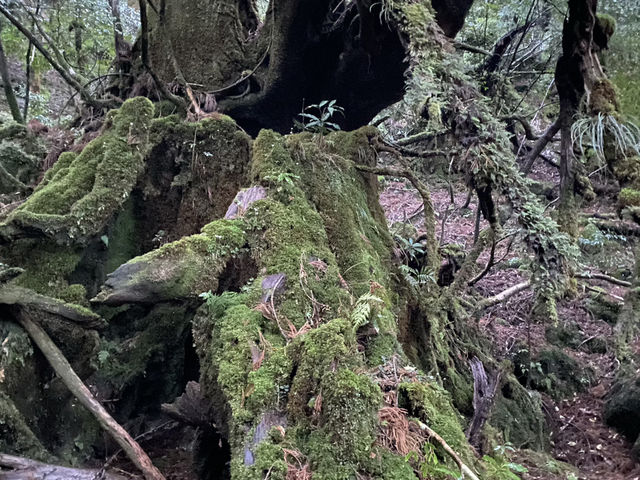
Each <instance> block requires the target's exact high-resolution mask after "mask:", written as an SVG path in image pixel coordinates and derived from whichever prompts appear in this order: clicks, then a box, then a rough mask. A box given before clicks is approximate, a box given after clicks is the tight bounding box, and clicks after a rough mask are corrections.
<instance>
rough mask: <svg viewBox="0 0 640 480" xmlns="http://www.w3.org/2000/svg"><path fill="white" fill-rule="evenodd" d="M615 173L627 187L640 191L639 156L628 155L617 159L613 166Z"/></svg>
mask: <svg viewBox="0 0 640 480" xmlns="http://www.w3.org/2000/svg"><path fill="white" fill-rule="evenodd" d="M613 173H614V175H615V176H616V178H617V179H618V181H619V182H620V184H621V185H623V186H625V187H630V188H634V189H636V190H638V189H640V157H639V156H637V155H627V156H625V157H622V158H616V161H615V163H614V164H613Z"/></svg>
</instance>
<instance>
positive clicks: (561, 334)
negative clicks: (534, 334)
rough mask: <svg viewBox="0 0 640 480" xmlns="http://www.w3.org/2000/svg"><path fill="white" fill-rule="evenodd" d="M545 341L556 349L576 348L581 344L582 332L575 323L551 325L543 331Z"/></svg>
mask: <svg viewBox="0 0 640 480" xmlns="http://www.w3.org/2000/svg"><path fill="white" fill-rule="evenodd" d="M545 337H546V339H547V341H548V342H549V343H550V344H552V345H555V346H557V347H571V348H577V347H578V346H579V345H580V344H581V343H582V337H583V335H582V332H581V331H580V327H579V326H578V324H576V323H569V324H566V325H555V326H554V325H551V326H548V327H547V328H546V330H545Z"/></svg>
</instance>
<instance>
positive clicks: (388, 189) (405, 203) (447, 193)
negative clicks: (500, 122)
mask: <svg viewBox="0 0 640 480" xmlns="http://www.w3.org/2000/svg"><path fill="white" fill-rule="evenodd" d="M433 177H434V180H433V181H430V182H429V183H430V186H431V193H432V201H433V203H434V207H435V210H436V212H437V221H438V222H439V224H440V225H442V222H443V221H444V225H442V228H441V229H438V232H437V233H438V235H440V242H441V245H446V244H450V243H457V244H459V245H462V246H464V247H465V250H466V251H468V250H469V249H470V248H471V246H472V245H473V240H474V230H475V212H476V204H475V203H474V199H473V198H472V201H471V203H470V204H469V206H468V208H462V206H463V205H464V204H465V201H466V199H467V189H466V187H465V186H464V184H463V183H461V182H460V183H453V184H452V185H451V186H449V184H448V182H447V181H446V180H445V179H442V178H440V179H438V178H437V175H434V176H433ZM531 177H532V178H534V179H535V180H538V181H543V182H553V184H556V185H557V184H558V178H557V171H554V169H553V167H550V166H548V165H546V164H542V165H539V166H538V167H537V169H536V170H534V171H533V174H532V175H531ZM451 192H453V198H454V203H453V204H452V203H451ZM380 201H381V204H382V206H383V208H384V210H385V213H386V215H387V218H388V222H389V225H392V224H393V223H394V222H410V223H412V224H413V225H414V226H415V227H416V228H417V229H418V231H419V232H420V231H423V227H422V225H423V223H422V222H423V221H424V217H423V216H422V215H421V214H420V211H421V205H422V200H421V198H420V197H419V195H418V194H417V192H416V191H414V190H413V189H412V188H411V186H410V185H408V184H407V183H406V182H404V181H390V182H386V183H385V185H384V190H383V192H382V194H381V197H380ZM614 208H615V202H614V201H610V202H607V201H606V200H605V201H604V202H602V203H600V204H597V205H590V206H589V207H587V208H585V210H584V213H594V212H596V211H597V212H599V213H607V212H609V213H612V212H614ZM511 222H513V221H511ZM485 226H486V224H485V222H484V221H483V222H481V225H480V228H481V229H482V228H484V227H485ZM512 226H513V225H512ZM505 227H506V228H508V227H509V224H507V225H505ZM505 243H506V242H505ZM621 250H626V252H631V251H632V249H631V248H629V246H628V245H627V248H625V249H621ZM517 256H518V247H517V245H516V246H514V247H513V248H512V249H511V251H508V252H507V251H506V246H505V245H501V246H499V247H498V248H497V251H496V259H502V262H501V265H499V266H498V268H495V267H494V268H493V269H492V270H491V271H490V273H489V274H488V275H487V276H485V277H484V278H483V279H482V280H480V281H479V282H478V283H477V284H476V285H475V286H474V288H475V289H476V292H479V293H481V294H482V295H483V296H491V295H495V294H497V293H500V292H501V291H504V290H505V289H507V288H508V287H511V286H513V285H515V284H516V283H519V282H521V281H523V277H522V276H521V275H520V273H519V272H518V270H517V268H509V265H508V262H509V259H514V258H516V257H517ZM487 257H488V254H486V253H485V256H484V257H481V258H480V260H479V261H480V263H481V264H484V262H486V261H487ZM631 260H632V258H629V259H627V258H624V255H622V256H621V258H620V259H618V263H619V264H620V263H622V264H625V263H629V266H630V262H631ZM583 261H584V259H583ZM586 266H587V268H588V269H589V270H591V271H593V272H595V271H602V268H601V267H602V266H601V265H588V264H587V265H586ZM591 267H593V268H591ZM598 267H600V268H598ZM605 273H606V272H605ZM585 282H586V281H585ZM588 282H589V283H588V284H587V283H580V284H579V285H578V294H577V296H575V297H574V298H569V299H564V300H562V301H561V302H559V305H558V313H559V317H560V319H559V322H560V324H561V326H563V327H567V328H575V327H577V329H576V330H575V331H576V334H577V336H578V338H579V341H577V342H576V344H575V345H574V347H573V348H572V347H568V346H563V347H562V350H563V351H564V353H566V354H567V355H569V356H570V357H571V358H573V359H575V360H576V361H577V362H578V364H579V365H580V367H582V369H584V371H588V372H590V373H591V374H590V375H589V382H588V383H587V384H586V385H585V386H584V388H583V389H582V391H580V392H578V393H575V394H573V395H571V396H570V397H569V398H562V399H558V398H556V399H554V398H552V397H551V396H550V395H548V394H546V393H542V398H543V407H544V411H545V415H546V417H547V422H548V424H549V425H550V429H551V435H550V439H549V440H550V445H551V452H550V453H551V454H552V456H553V458H555V459H557V460H559V461H562V462H566V463H568V464H570V465H572V466H574V467H576V468H577V469H578V472H577V476H578V478H580V479H585V480H591V479H598V480H631V479H640V467H638V465H636V464H635V463H634V462H633V460H632V456H631V447H632V445H631V444H630V443H629V442H627V441H626V440H625V439H624V438H623V437H622V436H621V435H620V434H619V433H617V432H616V431H615V430H613V429H611V428H609V427H608V426H607V425H605V423H604V420H603V413H602V412H603V404H604V400H605V397H606V394H607V392H608V391H609V388H610V385H611V383H612V381H613V378H614V376H615V372H616V368H617V364H616V361H615V357H614V355H613V353H612V350H613V346H612V345H611V344H610V339H611V338H612V332H613V326H612V325H611V324H609V323H607V322H606V321H605V320H604V319H602V318H598V317H597V316H596V315H594V314H592V313H591V312H590V310H589V309H588V308H587V305H588V301H589V298H590V293H591V292H592V290H589V289H591V288H594V287H600V288H602V289H604V290H605V291H606V294H605V295H607V296H610V297H611V299H612V300H614V301H616V300H617V299H619V298H620V297H623V296H624V293H625V289H624V288H622V287H618V286H615V285H611V284H608V283H603V282H595V281H592V280H589V281H588ZM591 294H592V293H591ZM532 303H533V294H532V292H531V291H524V292H522V293H520V294H518V295H516V296H514V297H512V298H510V299H509V300H508V301H506V302H505V303H502V304H500V305H497V306H495V307H493V308H490V309H488V310H486V311H485V312H484V315H483V316H482V318H480V320H479V325H478V326H479V327H480V330H482V331H484V332H486V335H487V336H488V337H489V339H490V340H491V342H492V345H493V350H494V352H493V354H494V355H495V357H496V358H497V359H498V360H501V359H505V358H512V357H513V355H514V354H515V353H516V352H514V350H515V349H517V348H519V347H518V346H519V345H520V346H521V345H522V344H523V343H524V344H525V345H527V348H528V349H529V351H530V352H531V354H532V355H534V354H535V353H537V352H539V351H541V350H542V349H545V348H548V347H549V346H550V345H549V342H548V340H547V338H546V337H547V335H545V331H546V329H547V327H548V325H544V324H542V323H532V322H530V321H529V318H530V311H531V307H532ZM594 339H604V340H605V341H608V344H607V345H606V351H605V352H604V353H592V351H590V349H589V348H586V347H587V346H588V344H589V343H590V342H592V341H593V340H594ZM520 348H521V347H520ZM635 348H640V342H638V341H636V344H635ZM507 440H508V439H507ZM514 447H516V448H518V447H519V445H514ZM530 458H531V457H527V455H518V454H516V456H515V458H514V461H516V462H520V463H522V464H524V465H525V466H526V467H527V468H528V469H529V471H528V473H526V474H524V475H523V476H522V478H523V480H527V479H545V480H546V479H549V480H554V479H563V480H564V479H566V478H567V477H566V476H565V474H562V475H557V476H554V475H552V474H550V473H549V469H548V468H544V465H537V464H536V463H535V462H534V461H531V459H530ZM541 467H542V468H541Z"/></svg>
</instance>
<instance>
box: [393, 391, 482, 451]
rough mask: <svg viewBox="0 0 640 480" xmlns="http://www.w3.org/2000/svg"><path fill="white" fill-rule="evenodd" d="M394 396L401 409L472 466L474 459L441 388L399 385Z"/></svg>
mask: <svg viewBox="0 0 640 480" xmlns="http://www.w3.org/2000/svg"><path fill="white" fill-rule="evenodd" d="M398 393H399V406H400V407H401V408H405V409H407V411H408V412H409V415H411V416H414V417H416V418H418V419H419V420H421V421H422V422H424V423H425V424H426V425H428V426H429V427H431V429H432V430H434V431H435V432H436V433H438V435H440V436H441V437H442V438H443V439H444V440H445V441H446V442H447V443H448V444H449V445H450V446H451V448H453V450H454V451H456V452H457V453H458V454H459V455H460V457H461V458H462V459H463V461H465V462H467V463H468V464H473V461H474V456H473V453H472V452H471V450H470V447H469V444H468V443H467V439H466V437H465V435H464V432H463V430H462V425H461V423H460V419H461V417H460V414H459V413H458V412H457V411H456V410H455V409H454V408H453V405H452V403H451V397H450V396H449V394H448V393H447V392H446V391H445V390H444V389H443V388H442V387H440V386H438V385H435V384H432V383H402V384H400V387H399V391H398Z"/></svg>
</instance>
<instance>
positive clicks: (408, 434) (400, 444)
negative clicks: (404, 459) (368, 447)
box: [378, 407, 423, 456]
mask: <svg viewBox="0 0 640 480" xmlns="http://www.w3.org/2000/svg"><path fill="white" fill-rule="evenodd" d="M378 418H379V420H380V434H379V435H378V441H379V442H380V444H381V445H382V446H383V447H386V448H388V449H389V450H391V451H392V452H397V453H399V454H400V455H403V456H405V455H407V454H409V452H415V451H420V445H421V444H422V440H423V439H422V437H421V436H420V435H419V434H417V433H415V432H414V431H412V430H411V429H410V427H409V419H408V418H407V411H406V410H404V409H402V408H398V407H383V408H381V409H380V410H379V411H378Z"/></svg>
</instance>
